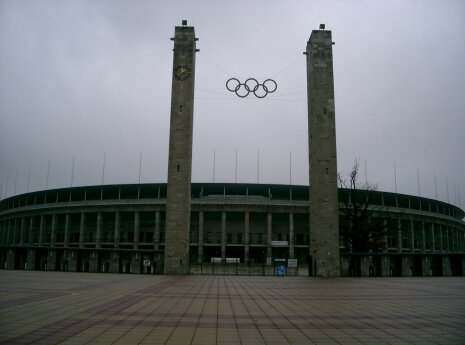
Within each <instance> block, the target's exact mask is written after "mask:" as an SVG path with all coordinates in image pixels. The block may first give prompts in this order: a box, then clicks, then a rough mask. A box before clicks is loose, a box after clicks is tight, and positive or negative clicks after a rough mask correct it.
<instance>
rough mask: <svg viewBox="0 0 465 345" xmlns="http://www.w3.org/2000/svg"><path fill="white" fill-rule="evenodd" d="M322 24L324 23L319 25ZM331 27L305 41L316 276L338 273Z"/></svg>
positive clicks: (311, 220) (317, 32)
mask: <svg viewBox="0 0 465 345" xmlns="http://www.w3.org/2000/svg"><path fill="white" fill-rule="evenodd" d="M321 27H323V26H321ZM332 47H333V41H332V37H331V31H328V30H324V29H322V30H321V29H320V30H313V31H312V34H311V36H310V40H309V41H308V42H307V49H306V52H305V54H306V55H307V98H308V139H309V176H310V232H311V243H310V252H311V255H312V264H313V267H314V271H313V274H314V275H315V276H323V277H330V276H339V275H340V268H339V265H340V261H339V216H338V215H339V205H338V194H337V157H336V120H335V105H334V79H333V52H332V50H333V48H332Z"/></svg>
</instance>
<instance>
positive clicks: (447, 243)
mask: <svg viewBox="0 0 465 345" xmlns="http://www.w3.org/2000/svg"><path fill="white" fill-rule="evenodd" d="M444 228H445V229H446V251H447V252H448V253H449V252H450V238H449V227H448V226H444V227H443V229H444Z"/></svg>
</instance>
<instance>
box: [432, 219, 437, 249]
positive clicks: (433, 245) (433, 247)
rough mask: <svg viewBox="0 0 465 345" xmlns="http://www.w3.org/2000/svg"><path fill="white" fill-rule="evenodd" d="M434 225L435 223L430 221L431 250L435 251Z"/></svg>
mask: <svg viewBox="0 0 465 345" xmlns="http://www.w3.org/2000/svg"><path fill="white" fill-rule="evenodd" d="M434 227H435V224H434V223H431V252H434V251H435V247H436V243H435V242H436V241H435V239H434V232H435V231H434Z"/></svg>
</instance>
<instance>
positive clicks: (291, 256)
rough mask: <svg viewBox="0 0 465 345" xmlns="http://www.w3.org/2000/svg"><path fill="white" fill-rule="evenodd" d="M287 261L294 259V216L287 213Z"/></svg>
mask: <svg viewBox="0 0 465 345" xmlns="http://www.w3.org/2000/svg"><path fill="white" fill-rule="evenodd" d="M289 259H294V214H293V213H292V212H291V213H289Z"/></svg>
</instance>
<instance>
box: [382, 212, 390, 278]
mask: <svg viewBox="0 0 465 345" xmlns="http://www.w3.org/2000/svg"><path fill="white" fill-rule="evenodd" d="M383 226H384V231H385V234H384V243H386V247H385V248H384V249H383V252H385V253H387V251H388V247H389V243H388V234H387V228H388V224H387V219H384V220H383ZM383 277H384V275H383Z"/></svg>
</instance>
